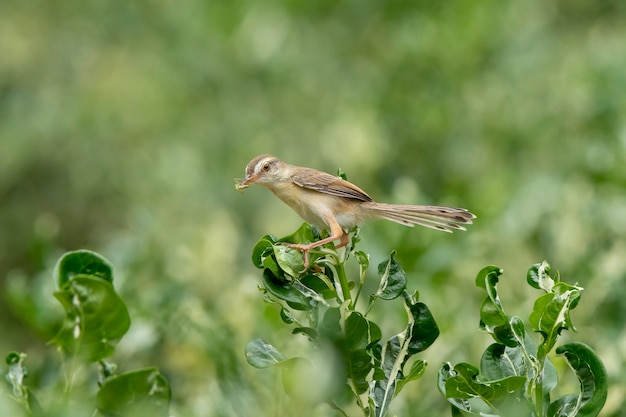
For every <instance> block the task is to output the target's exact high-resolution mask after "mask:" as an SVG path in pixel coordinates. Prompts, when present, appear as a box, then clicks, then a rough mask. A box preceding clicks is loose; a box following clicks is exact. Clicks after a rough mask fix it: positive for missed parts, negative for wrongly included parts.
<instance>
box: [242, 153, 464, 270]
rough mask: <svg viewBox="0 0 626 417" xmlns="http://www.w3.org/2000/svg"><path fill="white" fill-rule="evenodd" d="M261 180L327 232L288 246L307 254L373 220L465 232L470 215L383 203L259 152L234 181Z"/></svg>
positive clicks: (347, 185)
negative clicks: (323, 237)
mask: <svg viewBox="0 0 626 417" xmlns="http://www.w3.org/2000/svg"><path fill="white" fill-rule="evenodd" d="M253 183H256V184H259V185H262V186H264V187H266V188H268V189H269V190H270V191H272V192H273V193H274V194H276V196H277V197H278V198H280V199H281V200H282V201H284V202H285V203H286V204H287V205H289V206H290V207H291V208H292V209H294V210H295V211H296V213H298V214H299V215H300V217H302V218H303V219H304V220H306V221H307V222H308V223H310V224H312V225H314V226H316V227H318V228H320V229H328V230H329V231H330V236H329V237H328V238H326V239H322V240H320V241H318V242H313V243H310V244H307V245H295V244H294V245H290V246H291V247H293V248H295V249H298V250H301V251H303V252H304V255H305V267H307V266H308V253H307V252H308V251H309V250H310V249H313V248H316V247H318V246H321V245H324V244H326V243H328V242H332V241H335V240H339V244H338V245H337V247H341V246H345V245H346V244H348V242H349V241H350V236H349V235H348V231H349V230H350V229H352V227H354V226H358V225H361V224H362V223H363V222H364V221H365V220H367V219H371V218H379V219H387V220H391V221H393V222H396V223H400V224H403V225H405V226H409V227H413V226H414V225H420V226H424V227H428V228H431V229H435V230H440V231H443V232H452V231H453V230H465V228H464V227H463V226H462V225H464V224H471V223H472V219H474V218H475V217H476V216H474V215H473V214H472V213H470V212H469V211H467V210H465V209H462V208H453V207H440V206H422V205H407V204H385V203H377V202H375V201H374V200H373V199H372V198H371V197H370V196H369V195H368V194H367V193H366V192H365V191H363V190H362V189H360V188H359V187H357V186H356V185H354V184H352V183H350V182H348V181H345V180H343V179H341V178H339V177H335V176H333V175H330V174H327V173H325V172H321V171H317V170H315V169H311V168H304V167H298V166H295V165H290V164H287V163H286V162H283V161H281V160H280V159H278V158H276V157H274V156H272V155H268V154H263V155H259V156H257V157H256V158H254V159H252V160H251V161H250V162H249V163H248V165H247V166H246V176H245V177H244V179H243V180H241V181H240V182H239V183H238V184H237V189H239V190H243V189H245V188H247V187H248V186H249V185H250V184H253Z"/></svg>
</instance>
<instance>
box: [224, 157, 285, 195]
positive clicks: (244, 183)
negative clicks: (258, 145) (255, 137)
mask: <svg viewBox="0 0 626 417" xmlns="http://www.w3.org/2000/svg"><path fill="white" fill-rule="evenodd" d="M286 165H287V164H285V163H284V162H283V161H281V160H280V159H278V158H276V157H275V156H272V155H269V154H263V155H259V156H257V157H256V158H254V159H252V160H251V161H250V162H248V165H246V176H245V177H244V178H243V179H242V180H241V181H239V182H237V184H236V185H235V187H236V188H237V189H238V190H240V191H243V190H245V189H246V188H248V187H249V186H250V184H254V183H256V184H259V185H265V186H270V185H271V184H274V183H276V182H279V181H281V180H283V179H284V177H285V175H286V174H287V173H286V171H287V170H286V169H285V167H286Z"/></svg>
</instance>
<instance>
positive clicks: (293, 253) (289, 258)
mask: <svg viewBox="0 0 626 417" xmlns="http://www.w3.org/2000/svg"><path fill="white" fill-rule="evenodd" d="M274 256H275V257H276V262H277V263H278V266H279V267H280V269H282V270H283V271H285V272H286V273H287V274H288V275H290V276H292V277H297V276H298V275H300V273H301V272H302V271H304V257H303V256H302V252H300V251H299V250H296V249H292V248H290V247H289V246H285V245H274Z"/></svg>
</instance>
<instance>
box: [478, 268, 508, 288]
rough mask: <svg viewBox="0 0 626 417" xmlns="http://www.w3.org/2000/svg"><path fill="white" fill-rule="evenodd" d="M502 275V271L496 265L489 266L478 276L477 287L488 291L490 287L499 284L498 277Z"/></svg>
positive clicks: (479, 272)
mask: <svg viewBox="0 0 626 417" xmlns="http://www.w3.org/2000/svg"><path fill="white" fill-rule="evenodd" d="M500 275H502V269H500V268H498V267H497V266H495V265H487V266H486V267H484V268H483V269H481V270H480V271H478V274H477V275H476V286H477V287H480V288H482V289H483V290H486V289H487V287H488V286H494V285H496V283H497V282H498V277H499V276H500Z"/></svg>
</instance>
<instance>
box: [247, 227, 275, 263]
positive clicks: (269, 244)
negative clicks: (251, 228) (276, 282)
mask: <svg viewBox="0 0 626 417" xmlns="http://www.w3.org/2000/svg"><path fill="white" fill-rule="evenodd" d="M274 243H276V239H274V237H273V236H271V235H265V236H263V237H262V238H261V239H259V241H258V242H257V243H256V245H254V248H253V249H252V263H253V264H254V266H256V267H257V268H260V269H263V268H265V264H264V259H265V258H267V257H268V256H269V255H270V254H271V253H273V247H274Z"/></svg>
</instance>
